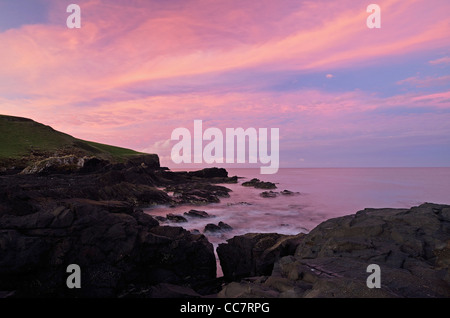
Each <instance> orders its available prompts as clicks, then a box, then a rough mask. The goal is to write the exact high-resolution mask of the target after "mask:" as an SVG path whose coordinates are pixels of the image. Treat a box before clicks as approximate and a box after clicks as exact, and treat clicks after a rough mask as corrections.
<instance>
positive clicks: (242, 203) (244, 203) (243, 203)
mask: <svg viewBox="0 0 450 318" xmlns="http://www.w3.org/2000/svg"><path fill="white" fill-rule="evenodd" d="M233 205H252V204H251V203H248V202H236V203H227V206H233Z"/></svg>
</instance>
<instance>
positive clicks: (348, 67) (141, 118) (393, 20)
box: [0, 0, 450, 168]
mask: <svg viewBox="0 0 450 318" xmlns="http://www.w3.org/2000/svg"><path fill="white" fill-rule="evenodd" d="M71 3H76V4H78V5H79V6H80V7H81V21H82V22H81V23H82V26H81V28H80V29H69V28H67V26H66V19H67V17H68V16H69V15H70V13H67V12H66V8H67V6H68V5H69V4H71ZM371 3H376V4H378V5H379V6H380V8H381V28H380V29H369V28H368V27H367V25H366V19H367V17H368V16H369V13H367V12H366V8H367V6H368V5H369V4H371ZM449 13H450V1H448V0H408V1H405V0H373V1H372V0H370V1H361V0H359V1H355V0H343V1H340V0H339V1H330V0H326V1H325V0H318V1H302V0H276V1H275V0H258V1H254V0H239V1H235V0H219V1H217V0H214V1H211V0H166V1H160V0H158V1H157V0H153V1H152V0H127V1H122V0H114V1H113V0H109V1H107V0H87V1H81V0H79V1H77V0H71V1H63V0H32V1H29V0H14V1H13V0H0V113H1V114H7V115H14V116H22V117H28V118H32V119H34V120H36V121H38V122H41V123H44V124H47V125H50V126H52V127H53V128H55V129H57V130H60V131H63V132H66V133H69V134H71V135H73V136H75V137H78V138H82V139H87V140H93V141H98V142H102V143H108V144H113V145H117V146H122V147H127V148H132V149H135V150H139V151H145V152H152V153H158V154H159V155H160V158H161V163H162V165H164V166H169V167H171V168H177V167H178V166H177V165H175V164H174V163H173V162H172V161H171V158H170V151H171V148H172V146H173V145H174V144H175V142H173V141H170V137H171V133H172V131H173V130H174V129H175V128H178V127H186V128H188V129H191V130H192V129H193V122H194V120H195V119H199V120H203V126H204V128H205V129H206V128H208V127H217V128H220V129H222V130H223V131H224V132H225V129H226V128H237V127H242V128H244V129H245V128H248V127H254V128H275V127H276V128H279V129H280V167H281V168H283V167H402V166H405V167H415V166H450V16H449ZM236 167H238V166H236Z"/></svg>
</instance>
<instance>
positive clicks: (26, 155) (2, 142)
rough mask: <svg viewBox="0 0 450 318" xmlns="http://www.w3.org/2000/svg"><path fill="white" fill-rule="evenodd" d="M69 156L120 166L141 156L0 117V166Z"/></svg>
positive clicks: (8, 117) (124, 149)
mask: <svg viewBox="0 0 450 318" xmlns="http://www.w3.org/2000/svg"><path fill="white" fill-rule="evenodd" d="M69 154H73V155H77V156H95V157H97V158H100V159H105V160H109V161H111V162H123V161H126V160H127V159H130V158H132V157H133V156H138V155H142V154H143V153H140V152H137V151H134V150H131V149H126V148H121V147H114V146H110V145H105V144H100V143H96V142H92V141H86V140H81V139H77V138H74V137H72V136H70V135H68V134H65V133H62V132H59V131H56V130H54V129H53V128H51V127H50V126H46V125H43V124H40V123H37V122H35V121H33V120H31V119H28V118H21V117H12V116H5V115H0V166H3V167H5V166H6V167H9V166H11V165H18V166H26V165H27V164H29V163H30V162H33V161H36V160H41V159H45V158H48V157H52V156H64V155H69Z"/></svg>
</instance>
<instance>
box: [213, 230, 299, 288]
mask: <svg viewBox="0 0 450 318" xmlns="http://www.w3.org/2000/svg"><path fill="white" fill-rule="evenodd" d="M303 237H304V234H299V235H293V236H292V235H282V234H277V233H248V234H244V235H240V236H235V237H233V238H231V239H229V240H227V243H226V244H225V243H222V244H219V246H218V247H217V254H218V256H219V259H220V265H221V267H222V271H223V274H224V277H225V278H226V279H227V280H234V279H237V278H242V277H250V276H259V275H270V273H271V272H272V269H273V265H274V263H275V261H277V260H278V259H280V258H281V257H283V256H286V255H293V254H294V252H295V248H296V246H297V245H298V244H299V242H300V241H301V240H302V239H303Z"/></svg>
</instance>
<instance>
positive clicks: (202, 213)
mask: <svg viewBox="0 0 450 318" xmlns="http://www.w3.org/2000/svg"><path fill="white" fill-rule="evenodd" d="M184 215H186V216H190V217H193V218H201V219H205V218H210V217H212V216H211V215H209V214H208V213H207V212H205V211H199V210H189V212H184Z"/></svg>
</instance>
